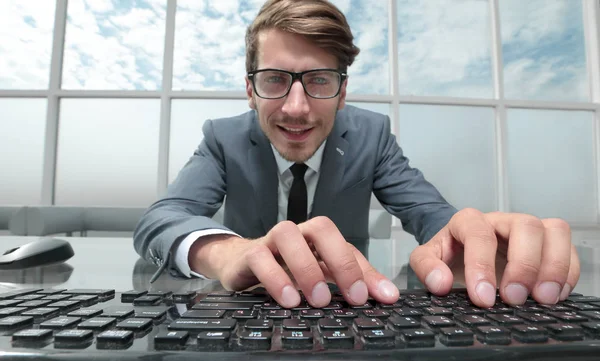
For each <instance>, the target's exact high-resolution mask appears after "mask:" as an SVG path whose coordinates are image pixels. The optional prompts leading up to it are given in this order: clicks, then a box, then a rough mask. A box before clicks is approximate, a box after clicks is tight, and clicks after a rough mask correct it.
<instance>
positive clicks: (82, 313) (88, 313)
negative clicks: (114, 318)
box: [67, 308, 102, 319]
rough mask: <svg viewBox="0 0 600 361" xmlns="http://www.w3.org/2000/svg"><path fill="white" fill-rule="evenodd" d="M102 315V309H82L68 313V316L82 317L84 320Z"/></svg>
mask: <svg viewBox="0 0 600 361" xmlns="http://www.w3.org/2000/svg"><path fill="white" fill-rule="evenodd" d="M101 314H102V309H101V308H80V309H78V310H75V311H71V312H69V313H67V316H73V317H81V318H82V319H87V318H92V317H96V316H98V315H101Z"/></svg>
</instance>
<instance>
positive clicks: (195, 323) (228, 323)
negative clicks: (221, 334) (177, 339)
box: [169, 318, 237, 333]
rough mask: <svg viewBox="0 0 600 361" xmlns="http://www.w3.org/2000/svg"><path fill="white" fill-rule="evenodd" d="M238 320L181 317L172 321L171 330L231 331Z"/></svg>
mask: <svg viewBox="0 0 600 361" xmlns="http://www.w3.org/2000/svg"><path fill="white" fill-rule="evenodd" d="M236 324H237V320H235V319H220V320H219V319H217V320H215V319H193V318H180V319H178V320H175V321H173V322H171V324H170V325H169V330H171V331H190V332H193V333H197V332H202V331H231V330H233V329H234V328H235V325H236Z"/></svg>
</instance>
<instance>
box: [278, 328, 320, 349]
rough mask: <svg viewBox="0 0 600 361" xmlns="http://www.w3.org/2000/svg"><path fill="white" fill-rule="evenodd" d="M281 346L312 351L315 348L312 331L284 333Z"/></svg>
mask: <svg viewBox="0 0 600 361" xmlns="http://www.w3.org/2000/svg"><path fill="white" fill-rule="evenodd" d="M281 344H282V346H283V347H284V348H288V349H310V348H312V346H313V334H312V332H311V331H283V332H282V333H281Z"/></svg>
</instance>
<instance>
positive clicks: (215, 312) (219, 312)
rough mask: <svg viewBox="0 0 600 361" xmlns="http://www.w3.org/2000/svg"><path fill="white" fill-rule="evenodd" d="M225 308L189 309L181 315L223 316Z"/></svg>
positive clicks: (192, 316) (183, 316)
mask: <svg viewBox="0 0 600 361" xmlns="http://www.w3.org/2000/svg"><path fill="white" fill-rule="evenodd" d="M224 314H225V310H189V311H187V312H185V313H184V314H183V315H181V317H182V318H221V317H223V315H224Z"/></svg>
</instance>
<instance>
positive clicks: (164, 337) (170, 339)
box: [154, 331, 190, 350]
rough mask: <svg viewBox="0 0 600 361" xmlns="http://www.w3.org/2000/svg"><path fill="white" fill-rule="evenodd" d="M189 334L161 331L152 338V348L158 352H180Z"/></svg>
mask: <svg viewBox="0 0 600 361" xmlns="http://www.w3.org/2000/svg"><path fill="white" fill-rule="evenodd" d="M189 338H190V333H189V332H187V331H162V332H159V333H158V334H157V335H156V336H154V346H156V348H157V349H160V350H180V349H183V348H184V347H185V344H186V343H187V341H188V339H189Z"/></svg>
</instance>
